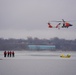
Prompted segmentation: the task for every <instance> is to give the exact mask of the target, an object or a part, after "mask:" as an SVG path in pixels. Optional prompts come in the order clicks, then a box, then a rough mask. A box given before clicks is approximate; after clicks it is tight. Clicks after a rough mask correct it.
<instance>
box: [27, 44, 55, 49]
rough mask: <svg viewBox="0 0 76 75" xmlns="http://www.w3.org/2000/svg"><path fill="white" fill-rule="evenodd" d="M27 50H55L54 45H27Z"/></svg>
mask: <svg viewBox="0 0 76 75" xmlns="http://www.w3.org/2000/svg"><path fill="white" fill-rule="evenodd" d="M28 49H29V50H55V49H56V46H55V45H28Z"/></svg>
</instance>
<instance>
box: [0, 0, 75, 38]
mask: <svg viewBox="0 0 76 75" xmlns="http://www.w3.org/2000/svg"><path fill="white" fill-rule="evenodd" d="M61 19H64V20H76V0H0V37H1V38H24V39H26V38H27V37H33V38H34V37H38V38H41V39H42V38H46V39H49V38H53V37H59V38H64V39H76V22H75V21H73V22H71V23H72V24H73V26H72V27H69V28H68V29H67V28H66V29H65V28H63V29H60V30H58V29H55V28H54V29H49V28H48V25H47V22H48V21H51V20H61Z"/></svg>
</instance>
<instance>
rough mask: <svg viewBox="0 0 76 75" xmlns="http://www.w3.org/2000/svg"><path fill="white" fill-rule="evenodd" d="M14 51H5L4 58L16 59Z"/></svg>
mask: <svg viewBox="0 0 76 75" xmlns="http://www.w3.org/2000/svg"><path fill="white" fill-rule="evenodd" d="M14 56H15V53H14V51H4V57H14Z"/></svg>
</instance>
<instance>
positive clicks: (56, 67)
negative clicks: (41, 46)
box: [0, 51, 76, 75]
mask: <svg viewBox="0 0 76 75" xmlns="http://www.w3.org/2000/svg"><path fill="white" fill-rule="evenodd" d="M60 54H65V55H66V54H71V58H60ZM0 59H1V60H0V75H76V52H49V51H47V52H46V51H45V52H30V51H29V52H28V51H16V52H15V57H6V58H4V57H3V51H1V52H0Z"/></svg>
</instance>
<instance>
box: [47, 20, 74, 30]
mask: <svg viewBox="0 0 76 75" xmlns="http://www.w3.org/2000/svg"><path fill="white" fill-rule="evenodd" d="M51 22H59V23H58V24H57V25H56V26H53V25H51V23H50V22H48V27H49V28H58V29H60V28H68V27H70V26H73V25H72V24H70V23H68V22H66V21H64V19H62V21H51ZM61 23H62V26H60V25H61Z"/></svg>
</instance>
